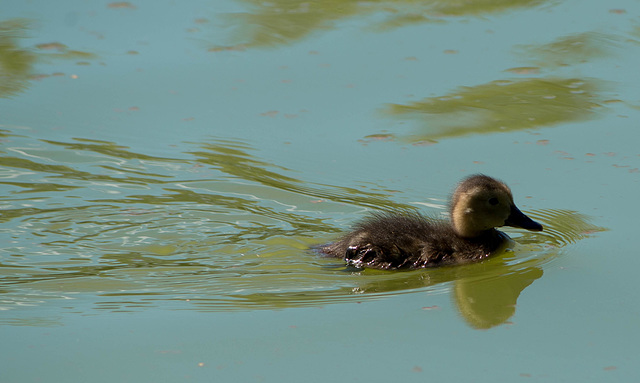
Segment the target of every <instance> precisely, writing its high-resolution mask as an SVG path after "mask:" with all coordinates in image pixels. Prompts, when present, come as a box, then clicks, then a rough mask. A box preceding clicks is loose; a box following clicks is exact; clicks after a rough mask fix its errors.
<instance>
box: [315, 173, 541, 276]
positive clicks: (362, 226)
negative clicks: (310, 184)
mask: <svg viewBox="0 0 640 383" xmlns="http://www.w3.org/2000/svg"><path fill="white" fill-rule="evenodd" d="M450 214H451V222H446V221H439V220H432V219H427V218H425V217H423V216H421V215H420V214H417V213H411V214H403V215H400V214H393V213H377V214H374V215H373V216H372V217H370V218H367V219H365V220H363V221H361V222H360V223H358V224H356V226H355V228H354V230H353V231H352V232H350V233H349V234H347V235H345V236H344V237H343V238H342V239H340V240H338V241H336V242H334V243H331V244H328V245H325V246H322V247H321V248H320V251H321V252H323V253H325V254H328V255H331V256H335V257H340V258H342V257H344V259H345V260H346V261H347V264H349V265H352V266H355V267H372V268H377V269H418V268H424V267H434V266H443V265H454V264H461V263H468V262H474V261H479V260H482V259H485V258H487V257H489V256H490V255H491V254H492V253H494V252H495V251H496V250H498V249H499V248H500V247H501V245H503V244H505V243H506V242H508V240H509V237H508V236H507V235H506V234H504V233H503V232H501V231H498V230H496V229H495V228H496V227H499V226H513V227H519V228H523V229H527V230H532V231H541V230H542V225H540V224H539V223H537V222H535V221H533V220H532V219H531V218H529V217H527V216H526V215H524V214H523V213H522V212H521V211H520V210H519V209H518V208H517V207H516V205H515V204H514V202H513V196H512V195H511V190H510V189H509V187H508V186H507V185H505V184H504V183H502V182H500V181H498V180H495V179H493V178H491V177H488V176H485V175H481V174H479V175H473V176H470V177H468V178H466V179H464V180H463V181H462V182H461V183H460V184H459V185H458V187H457V188H456V190H455V191H454V193H453V196H452V198H451V207H450Z"/></svg>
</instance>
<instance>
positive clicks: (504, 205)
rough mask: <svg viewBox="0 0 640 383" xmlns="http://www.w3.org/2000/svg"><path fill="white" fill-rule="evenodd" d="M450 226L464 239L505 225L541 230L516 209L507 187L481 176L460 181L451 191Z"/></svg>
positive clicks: (535, 223)
mask: <svg viewBox="0 0 640 383" xmlns="http://www.w3.org/2000/svg"><path fill="white" fill-rule="evenodd" d="M451 223H452V225H453V229H454V230H455V232H456V233H457V234H458V235H459V236H461V237H464V238H476V237H479V236H480V235H482V233H484V232H486V231H487V230H491V229H493V228H494V227H500V226H505V225H506V226H513V227H520V228H523V229H527V230H531V231H541V230H542V225H540V224H539V223H538V222H535V221H533V220H532V219H531V218H529V217H527V216H526V215H524V213H522V212H521V211H520V209H518V207H517V206H516V205H515V203H514V202H513V196H512V195H511V189H509V187H508V186H507V185H505V184H504V183H503V182H500V181H498V180H496V179H494V178H491V177H488V176H485V175H483V174H477V175H473V176H470V177H468V178H466V179H464V180H462V182H460V184H459V185H458V187H457V188H456V190H455V191H454V192H453V196H452V198H451Z"/></svg>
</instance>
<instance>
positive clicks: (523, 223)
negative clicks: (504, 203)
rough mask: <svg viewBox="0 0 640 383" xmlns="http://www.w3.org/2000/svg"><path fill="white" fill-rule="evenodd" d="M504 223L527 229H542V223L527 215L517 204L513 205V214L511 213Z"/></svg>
mask: <svg viewBox="0 0 640 383" xmlns="http://www.w3.org/2000/svg"><path fill="white" fill-rule="evenodd" d="M504 225H505V226H512V227H519V228H521V229H527V230H531V231H542V225H541V224H539V223H538V222H536V221H534V220H532V219H531V218H529V217H527V216H526V215H525V214H524V213H523V212H521V211H520V209H518V208H517V207H516V206H515V205H513V206H511V214H510V215H509V218H507V220H506V221H504Z"/></svg>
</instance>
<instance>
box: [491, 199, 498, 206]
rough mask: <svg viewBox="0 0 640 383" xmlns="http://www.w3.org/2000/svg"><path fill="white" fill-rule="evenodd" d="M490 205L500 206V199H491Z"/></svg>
mask: <svg viewBox="0 0 640 383" xmlns="http://www.w3.org/2000/svg"><path fill="white" fill-rule="evenodd" d="M489 204H491V205H494V206H495V205H497V204H498V199H497V198H496V197H493V198H490V199H489Z"/></svg>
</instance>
